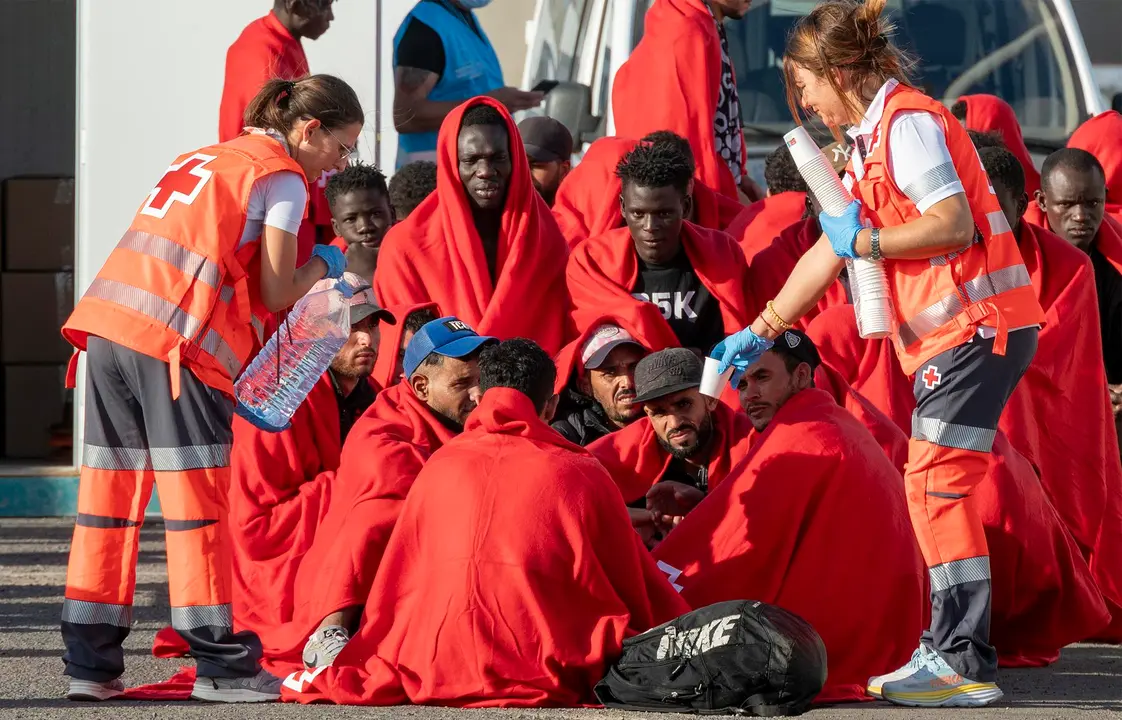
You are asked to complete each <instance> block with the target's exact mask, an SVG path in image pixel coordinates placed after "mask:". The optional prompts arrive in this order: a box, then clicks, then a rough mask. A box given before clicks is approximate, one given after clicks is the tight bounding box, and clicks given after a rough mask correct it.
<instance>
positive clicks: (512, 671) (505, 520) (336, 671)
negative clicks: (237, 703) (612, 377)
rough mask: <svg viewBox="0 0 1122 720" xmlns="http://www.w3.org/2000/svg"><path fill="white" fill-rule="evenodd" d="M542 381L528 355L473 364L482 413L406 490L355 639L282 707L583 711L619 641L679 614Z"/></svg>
mask: <svg viewBox="0 0 1122 720" xmlns="http://www.w3.org/2000/svg"><path fill="white" fill-rule="evenodd" d="M555 376H556V369H555V368H554V365H553V361H552V360H550V357H549V355H547V354H546V353H545V352H544V351H543V350H542V349H541V348H539V347H537V346H536V345H535V344H534V343H532V342H530V341H527V340H522V339H515V340H508V341H506V342H503V343H500V344H499V345H495V346H492V347H489V348H487V349H485V350H484V351H483V354H482V357H481V359H480V388H481V389H482V390H483V399H482V400H481V401H480V404H479V407H478V408H476V410H475V411H474V412H473V413H472V415H471V418H470V419H469V420H468V423H467V425H466V426H465V428H464V432H463V434H462V435H460V436H459V437H458V438H456V439H454V440H452V441H451V442H449V443H448V444H447V445H445V446H444V447H443V448H441V449H440V450H438V451H437V452H436V453H435V454H434V455H433V457H432V458H431V459H430V460H429V462H428V463H427V464H426V465H425V468H424V470H422V471H421V473H420V475H419V476H418V477H417V480H416V482H415V483H414V484H413V488H412V490H410V492H409V497H408V498H406V500H405V503H404V505H403V507H402V510H401V517H400V519H399V520H398V523H397V527H396V528H395V530H394V533H393V536H392V537H391V538H390V541H389V545H388V546H387V547H386V553H385V558H384V559H383V561H382V566H381V567H380V568H379V570H378V576H377V580H376V582H375V584H374V587H373V590H372V591H371V593H370V599H369V603H368V604H367V607H366V613H365V615H364V616H363V623H362V629H361V630H360V632H359V633H358V635H356V636H355V638H354V639H353V640H352V641H351V642H350V643H348V645H347V647H346V648H345V649H344V650H343V652H342V653H341V654H340V655H339V656H338V657H337V658H336V659H335V662H334V664H333V665H332V666H331V667H328V668H326V669H324V670H322V671H319V672H305V673H301V674H294V675H292V676H290V677H289V678H288V679H287V680H286V681H285V684H284V690H283V699H285V700H289V701H297V702H315V701H323V700H328V701H331V702H336V703H345V704H366V705H397V704H402V703H407V702H408V703H415V704H428V705H449V706H454V707H484V706H500V707H546V706H580V705H591V704H595V702H596V701H595V698H594V695H593V692H592V689H593V686H594V685H595V684H596V682H597V681H598V680H600V678H601V677H603V675H604V672H605V671H606V669H607V667H608V666H609V665H610V664H611V663H612V662H614V661H615V660H616V659H617V658H618V657H619V653H620V648H621V644H622V642H623V640H624V639H625V638H627V637H629V636H631V635H634V634H637V633H640V632H643V631H645V630H647V629H648V628H651V627H653V626H655V625H657V624H659V623H662V622H664V621H666V620H669V619H672V618H674V617H676V616H678V615H680V614H682V613H683V612H685V611H687V610H688V608H687V606H686V604H685V603H684V602H683V601H682V599H681V598H680V597H679V596H678V595H677V593H675V592H674V590H673V588H671V586H670V584H669V583H668V582H667V581H666V576H665V575H663V574H662V573H661V572H659V570H658V568H657V567H656V565H655V562H654V560H652V559H651V557H650V555H649V554H648V553H647V551H646V550H645V549H644V548H643V546H642V545H641V544H640V542H639V538H638V537H637V536H636V535H635V533H634V532H633V531H632V529H631V526H630V523H629V522H628V518H627V513H626V511H625V510H624V507H623V503H622V502H621V501H620V496H619V492H618V491H617V490H616V489H615V487H614V486H613V484H612V482H611V480H610V479H609V478H608V476H607V473H605V471H604V469H603V468H602V467H601V466H600V464H599V463H598V462H596V460H595V458H593V457H592V456H591V455H590V454H588V452H587V451H585V450H582V449H581V448H579V447H578V446H576V445H573V444H571V443H569V442H568V441H566V440H564V439H563V438H562V437H561V436H560V435H558V434H557V433H556V432H554V431H553V430H551V429H550V428H549V425H548V422H549V420H550V418H551V415H552V413H553V409H554V407H555V406H556V403H557V398H556V395H554V393H553V387H554V382H555Z"/></svg>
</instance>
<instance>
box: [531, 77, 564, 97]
mask: <svg viewBox="0 0 1122 720" xmlns="http://www.w3.org/2000/svg"><path fill="white" fill-rule="evenodd" d="M559 84H560V83H559V82H558V81H557V80H542V81H541V82H539V83H538V84H537V85H535V86H534V87H533V89H532V90H530V92H540V93H541V94H543V95H545V94H548V93H549V91H550V90H552V89H553V88H555V87H557V86H558V85H559Z"/></svg>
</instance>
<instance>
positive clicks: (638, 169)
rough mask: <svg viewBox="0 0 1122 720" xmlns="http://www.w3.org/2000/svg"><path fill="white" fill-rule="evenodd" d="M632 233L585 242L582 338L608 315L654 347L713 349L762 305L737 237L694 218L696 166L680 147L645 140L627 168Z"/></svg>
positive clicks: (626, 205) (577, 269)
mask: <svg viewBox="0 0 1122 720" xmlns="http://www.w3.org/2000/svg"><path fill="white" fill-rule="evenodd" d="M616 172H617V174H618V175H619V177H620V179H621V181H622V186H623V190H622V194H621V198H622V203H623V216H624V220H625V221H626V223H627V227H626V228H620V229H616V230H609V231H608V232H606V233H604V234H603V235H600V236H598V237H595V238H590V239H589V240H587V241H585V242H583V243H581V244H580V245H578V246H577V247H576V248H575V249H574V250H573V253H572V255H571V256H570V257H569V266H568V268H567V269H566V277H567V281H568V286H569V292H570V294H571V296H572V301H573V317H572V319H573V324H574V326H575V327H576V331H577V332H578V333H583V332H584V331H586V330H587V329H588V327H589V326H590V325H591V324H592V323H593V322H594V321H595V320H596V319H597V318H599V317H600V316H602V315H603V314H604V312H605V310H611V312H612V313H613V314H616V315H618V316H620V317H621V318H624V319H626V320H627V322H628V323H629V324H630V326H631V327H633V328H636V329H637V330H639V332H641V333H642V335H643V337H644V338H646V339H647V340H649V341H650V342H652V343H655V344H656V345H659V346H662V347H670V346H676V345H681V346H683V347H692V348H698V349H700V350H701V351H703V352H707V351H708V350H709V348H711V347H712V346H713V345H715V344H716V343H718V342H720V341H721V340H723V339H724V335H725V333H727V332H730V331H735V328H738V327H743V324H744V322H746V321H748V320H750V319H751V317H752V315H751V311H752V310H754V309H755V308H754V307H753V303H752V301H751V299H750V297H749V295H748V288H747V285H748V266H747V264H746V263H745V261H744V256H743V254H742V253H741V252H740V249H739V248H738V247H737V246H736V243H735V242H733V240H732V238H731V237H729V236H728V235H725V234H724V233H721V232H714V231H710V230H705V229H704V228H701V227H699V226H697V225H694V224H693V223H690V222H688V221H686V220H685V219H684V218H686V217H687V216H688V215H689V212H690V205H691V200H690V196H689V188H690V185H691V183H692V178H691V176H690V160H689V157H688V156H686V155H685V154H684V153H683V152H682V150H681V148H680V147H677V146H676V145H675V144H673V143H663V142H660V143H654V144H639V145H637V146H636V147H635V148H634V149H633V150H631V152H629V153H628V154H627V155H626V156H625V157H624V159H623V160H622V161H621V162H620V163H619V165H618V167H617V170H616Z"/></svg>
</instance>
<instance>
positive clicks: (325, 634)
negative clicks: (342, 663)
mask: <svg viewBox="0 0 1122 720" xmlns="http://www.w3.org/2000/svg"><path fill="white" fill-rule="evenodd" d="M350 639H351V636H350V635H348V634H347V630H346V628H344V627H341V626H339V625H328V626H327V627H323V628H320V629H319V630H316V631H315V632H314V633H312V634H311V637H309V638H308V642H307V643H306V644H305V645H304V655H303V659H304V666H305V667H308V668H317V667H324V666H327V665H330V664H331V663H333V662H335V658H336V657H337V656H338V655H339V653H340V652H342V650H343V648H344V647H345V646H346V644H347V641H349V640H350Z"/></svg>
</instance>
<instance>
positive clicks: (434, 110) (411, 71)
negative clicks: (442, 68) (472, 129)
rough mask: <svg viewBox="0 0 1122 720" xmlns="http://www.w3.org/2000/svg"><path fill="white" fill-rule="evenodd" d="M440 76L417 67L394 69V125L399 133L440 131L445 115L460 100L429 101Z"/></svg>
mask: <svg viewBox="0 0 1122 720" xmlns="http://www.w3.org/2000/svg"><path fill="white" fill-rule="evenodd" d="M439 81H440V76H439V75H437V74H436V73H434V72H431V71H429V70H422V69H420V68H414V67H399V68H396V69H394V93H393V126H394V127H395V128H396V129H397V131H398V132H399V133H421V132H429V131H431V130H439V129H440V123H442V122H443V121H444V116H446V115H447V114H448V113H450V112H452V110H454V109H455V107H456V106H457V105H459V104H460V103H458V102H453V101H443V102H441V101H435V100H429V99H428V98H429V93H431V92H432V89H433V88H434V87H436V83H437V82H439Z"/></svg>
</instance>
